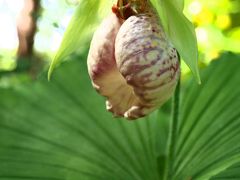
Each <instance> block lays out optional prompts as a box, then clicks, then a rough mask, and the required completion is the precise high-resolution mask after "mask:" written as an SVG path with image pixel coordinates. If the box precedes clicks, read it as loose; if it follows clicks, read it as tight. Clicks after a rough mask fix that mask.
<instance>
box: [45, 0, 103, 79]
mask: <svg viewBox="0 0 240 180" xmlns="http://www.w3.org/2000/svg"><path fill="white" fill-rule="evenodd" d="M105 1H106V0H104V1H102V2H100V1H99V0H88V1H84V0H83V1H81V3H80V4H79V6H78V8H77V9H76V12H75V14H74V15H73V18H72V20H71V22H70V23H69V25H68V28H67V30H66V32H65V34H64V37H63V40H62V43H61V46H60V48H59V49H58V52H57V54H56V55H55V57H54V59H53V61H52V63H51V66H50V69H49V72H48V78H49V79H50V77H51V74H52V72H53V70H54V68H55V67H56V65H57V64H58V63H59V62H60V61H61V60H63V59H65V58H66V57H67V56H69V55H71V54H72V53H74V52H75V51H77V50H79V48H80V47H81V45H83V44H84V43H86V37H87V36H88V35H89V33H91V32H92V31H93V29H94V25H95V24H96V23H97V22H98V13H99V11H101V10H102V6H103V4H104V3H105Z"/></svg>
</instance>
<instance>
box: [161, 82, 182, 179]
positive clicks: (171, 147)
mask: <svg viewBox="0 0 240 180" xmlns="http://www.w3.org/2000/svg"><path fill="white" fill-rule="evenodd" d="M180 86H181V80H180V78H179V81H178V84H177V87H176V90H175V93H174V97H173V104H172V118H171V121H170V125H169V135H168V142H167V158H166V164H165V172H164V178H163V179H164V180H171V179H172V175H173V162H174V159H175V149H176V147H175V146H176V141H177V136H178V121H179V101H180V90H181V88H180Z"/></svg>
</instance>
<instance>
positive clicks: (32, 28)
mask: <svg viewBox="0 0 240 180" xmlns="http://www.w3.org/2000/svg"><path fill="white" fill-rule="evenodd" d="M39 11H40V0H25V1H24V8H23V9H22V11H21V12H20V14H19V17H18V20H17V32H18V39H19V46H18V51H17V60H18V62H17V64H18V67H17V68H19V69H22V70H23V69H25V70H26V69H30V68H31V64H32V62H31V61H32V60H33V59H34V52H33V45H34V36H35V33H36V31H37V17H38V14H39Z"/></svg>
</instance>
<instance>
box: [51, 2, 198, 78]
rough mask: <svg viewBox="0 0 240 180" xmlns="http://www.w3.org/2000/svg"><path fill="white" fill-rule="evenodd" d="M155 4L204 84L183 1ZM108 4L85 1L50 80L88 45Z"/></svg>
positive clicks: (53, 63)
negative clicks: (61, 64)
mask: <svg viewBox="0 0 240 180" xmlns="http://www.w3.org/2000/svg"><path fill="white" fill-rule="evenodd" d="M152 3H153V5H154V6H155V7H156V9H157V10H158V12H159V15H160V17H161V19H162V21H163V25H164V27H165V29H166V31H167V32H168V35H169V37H170V39H171V40H172V42H173V44H174V45H175V47H176V48H177V50H178V52H179V53H180V55H181V56H182V58H183V60H184V61H185V62H186V64H187V65H188V66H189V68H190V69H191V70H192V72H193V74H194V76H195V77H196V79H197V81H198V82H199V83H200V76H199V72H198V63H197V59H198V48H197V40H196V35H195V31H194V27H193V25H192V23H191V22H189V21H188V19H187V18H186V17H185V16H184V14H183V12H182V10H183V0H172V1H168V0H162V1H157V0H152ZM100 4H101V6H100ZM106 4H107V5H108V3H106V2H105V1H102V3H100V1H98V0H89V1H82V3H81V4H80V5H79V7H78V9H77V10H76V13H75V15H74V16H73V18H72V21H71V22H70V25H69V26H68V29H67V31H66V32H65V35H64V38H63V41H62V43H61V47H60V48H59V50H58V52H57V54H56V56H55V58H54V60H53V61H52V64H51V66H50V69H49V73H48V78H49V79H50V77H51V74H52V71H53V69H54V68H55V66H56V65H57V64H58V63H59V62H60V60H63V59H64V58H66V57H67V56H68V55H70V54H71V53H73V52H75V51H76V50H78V49H79V47H80V45H81V44H82V43H83V42H84V37H85V36H86V33H89V31H91V30H92V27H94V26H93V25H94V24H95V23H96V22H97V17H98V11H99V9H100V10H101V9H102V8H103V7H104V5H105V6H107V5H106ZM108 11H110V7H109V10H108Z"/></svg>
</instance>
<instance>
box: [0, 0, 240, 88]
mask: <svg viewBox="0 0 240 180" xmlns="http://www.w3.org/2000/svg"><path fill="white" fill-rule="evenodd" d="M77 5H78V0H62V1H55V0H0V85H1V86H7V85H8V84H9V83H14V82H15V83H16V82H18V81H24V80H29V79H35V78H36V77H38V75H39V73H40V72H42V71H43V69H44V70H45V69H47V68H48V65H49V63H50V61H51V60H52V58H53V56H54V54H55V53H56V51H57V49H58V47H59V45H60V42H61V40H62V37H63V33H64V31H65V29H66V27H67V25H68V23H69V21H70V19H71V17H72V15H73V13H74V10H75V8H76V6H77ZM184 12H185V14H186V16H187V17H188V18H189V19H190V20H191V21H192V22H193V23H194V25H195V26H196V34H197V39H198V45H199V63H200V65H203V66H205V65H207V64H209V62H210V61H211V60H212V59H215V58H217V57H218V56H219V54H220V53H221V52H222V51H232V52H235V53H239V52H240V1H239V0H213V1H211V0H186V1H185V9H184ZM183 72H184V73H185V74H186V73H188V72H189V69H188V68H187V67H186V65H183ZM16 73H18V76H19V74H21V75H22V76H21V77H22V78H19V77H18V78H17V79H16V78H15V76H14V75H15V74H16ZM9 75H10V76H9ZM19 79H20V80H19Z"/></svg>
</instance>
